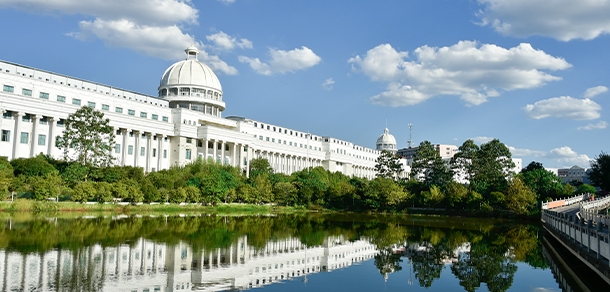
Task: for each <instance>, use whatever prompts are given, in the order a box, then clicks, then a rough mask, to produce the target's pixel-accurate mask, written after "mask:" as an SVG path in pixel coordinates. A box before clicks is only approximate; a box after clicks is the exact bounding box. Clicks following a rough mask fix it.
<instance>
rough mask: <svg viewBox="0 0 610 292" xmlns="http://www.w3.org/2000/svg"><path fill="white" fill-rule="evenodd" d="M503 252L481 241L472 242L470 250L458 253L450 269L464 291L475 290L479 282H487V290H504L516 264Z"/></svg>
mask: <svg viewBox="0 0 610 292" xmlns="http://www.w3.org/2000/svg"><path fill="white" fill-rule="evenodd" d="M504 254H505V249H503V248H497V247H496V246H492V245H491V244H490V245H488V244H487V243H486V242H485V241H481V242H479V243H475V244H473V246H472V247H471V249H470V252H468V253H463V254H460V255H459V257H458V262H457V263H454V264H453V266H452V267H451V271H452V272H453V274H454V275H455V276H456V277H457V278H458V279H459V280H460V285H461V286H462V287H464V289H465V290H466V291H475V289H476V288H478V287H480V286H481V283H487V288H488V289H489V291H506V290H508V288H510V286H511V285H512V283H513V277H514V275H515V272H516V271H517V266H516V265H515V264H514V261H513V260H512V259H509V258H506V257H505V256H504Z"/></svg>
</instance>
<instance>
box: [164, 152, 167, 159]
mask: <svg viewBox="0 0 610 292" xmlns="http://www.w3.org/2000/svg"><path fill="white" fill-rule="evenodd" d="M163 158H167V150H163Z"/></svg>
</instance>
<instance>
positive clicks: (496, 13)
mask: <svg viewBox="0 0 610 292" xmlns="http://www.w3.org/2000/svg"><path fill="white" fill-rule="evenodd" d="M608 15H610V1H599V0H578V1H568V0H429V1H406V0H403V1H357V0H351V1H328V0H326V1H317V0H308V1H270V0H224V1H221V0H202V1H194V0H193V1H179V0H130V1H124V0H123V1H118V0H88V1H82V0H0V25H1V26H2V27H3V28H4V29H3V34H2V38H3V42H2V43H3V44H2V45H0V59H2V60H6V61H10V62H15V63H19V64H23V65H27V66H31V67H35V68H40V69H44V70H48V71H53V72H57V73H60V74H66V75H71V76H75V77H79V78H83V79H87V80H91V81H95V82H99V83H103V84H108V85H111V86H115V87H120V88H124V89H128V90H133V91H137V92H141V93H145V94H149V95H157V87H158V85H159V83H158V82H159V79H160V78H161V75H162V74H163V72H164V71H165V69H166V68H167V67H169V66H170V65H171V64H173V63H174V62H176V61H179V60H181V59H183V58H184V49H185V48H186V47H188V46H189V45H191V44H195V45H196V46H197V47H198V48H199V49H200V50H201V51H202V53H201V54H200V57H199V60H200V61H203V62H205V63H207V64H208V65H209V66H210V67H212V68H213V69H214V71H215V72H216V74H217V75H218V77H219V79H220V81H221V83H222V86H223V91H224V101H225V102H226V105H227V109H226V110H225V111H224V113H223V116H225V117H227V116H233V115H234V116H243V117H248V118H251V119H256V120H260V121H264V122H267V123H272V124H277V125H281V126H283V127H290V128H293V129H296V130H299V131H310V132H312V133H315V134H318V135H324V136H332V137H336V138H339V139H344V140H348V141H352V142H354V143H356V144H359V145H363V146H368V147H374V146H375V145H374V143H375V141H376V139H377V137H378V136H379V135H381V134H382V133H383V129H384V128H385V127H386V123H387V127H388V128H389V129H390V133H391V134H393V135H394V136H395V137H396V140H397V141H398V147H400V148H402V147H406V146H407V142H406V141H407V139H409V130H408V124H409V123H411V124H413V138H412V139H413V142H414V144H416V145H417V144H419V142H421V141H423V140H429V141H431V142H432V143H441V144H455V145H458V146H459V145H461V144H462V143H463V142H464V141H465V140H466V139H473V140H475V142H477V143H484V142H486V141H488V140H489V139H492V138H498V139H500V141H502V142H504V143H505V144H506V145H507V146H509V147H510V148H511V151H512V152H513V157H520V158H523V162H524V165H526V164H527V163H529V162H530V161H532V160H535V161H540V162H542V163H543V164H544V165H545V166H546V167H558V168H561V167H569V166H572V165H580V166H583V167H588V161H589V159H592V158H594V157H595V156H596V155H598V154H600V152H601V151H608V150H609V148H610V147H609V145H610V143H609V142H610V135H608V121H609V119H608V117H607V115H608V113H607V108H608V107H609V102H608V100H609V98H610V92H609V91H608V87H609V86H610V84H609V82H608V81H609V80H610V73H609V70H610V56H609V54H608V48H609V47H610V35H609V34H610V17H608Z"/></svg>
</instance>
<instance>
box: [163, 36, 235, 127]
mask: <svg viewBox="0 0 610 292" xmlns="http://www.w3.org/2000/svg"><path fill="white" fill-rule="evenodd" d="M184 51H185V52H186V60H183V61H180V62H176V63H175V64H173V65H171V66H170V67H169V68H167V70H165V73H163V77H161V83H160V85H159V97H161V98H165V99H167V100H169V106H170V107H172V108H186V109H190V110H195V111H199V112H203V113H205V114H209V115H212V116H217V117H220V112H222V111H223V110H224V109H225V103H224V102H223V101H222V86H221V85H220V81H219V80H218V77H216V74H214V71H212V69H210V67H208V65H206V64H204V63H201V62H199V61H198V60H197V55H199V50H198V49H197V48H195V46H190V47H189V48H188V49H186V50H184Z"/></svg>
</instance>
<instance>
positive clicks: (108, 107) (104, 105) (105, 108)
mask: <svg viewBox="0 0 610 292" xmlns="http://www.w3.org/2000/svg"><path fill="white" fill-rule="evenodd" d="M102 110H103V111H107V110H110V106H109V105H107V104H102Z"/></svg>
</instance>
